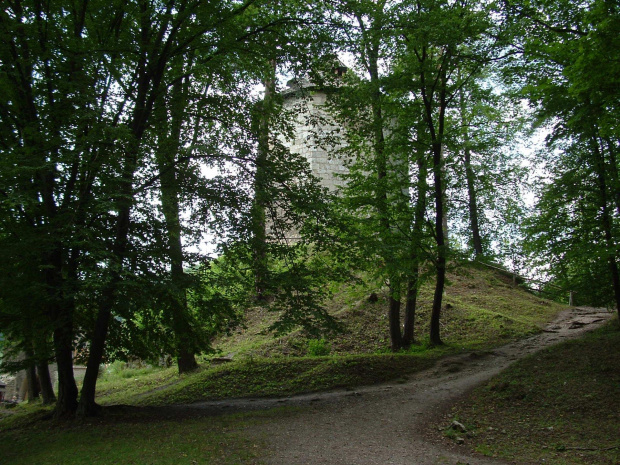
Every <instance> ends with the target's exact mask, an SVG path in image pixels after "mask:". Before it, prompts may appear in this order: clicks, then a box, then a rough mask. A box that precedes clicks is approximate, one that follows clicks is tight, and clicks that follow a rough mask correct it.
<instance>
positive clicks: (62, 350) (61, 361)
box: [54, 325, 78, 417]
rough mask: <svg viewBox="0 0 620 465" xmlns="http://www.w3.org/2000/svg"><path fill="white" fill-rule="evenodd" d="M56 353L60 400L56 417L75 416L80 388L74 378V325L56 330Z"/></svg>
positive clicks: (57, 400)
mask: <svg viewBox="0 0 620 465" xmlns="http://www.w3.org/2000/svg"><path fill="white" fill-rule="evenodd" d="M54 353H55V357H56V365H57V366H58V398H57V399H56V409H55V413H54V415H55V416H56V417H63V416H67V415H73V414H74V413H75V411H76V410H77V406H78V401H77V397H78V388H77V385H76V384H75V378H74V376H73V325H71V327H69V326H62V327H56V329H54Z"/></svg>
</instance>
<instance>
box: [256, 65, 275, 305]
mask: <svg viewBox="0 0 620 465" xmlns="http://www.w3.org/2000/svg"><path fill="white" fill-rule="evenodd" d="M275 74H276V61H275V60H271V61H270V62H269V69H268V74H267V76H266V77H265V79H264V81H263V84H264V86H265V94H264V96H263V102H262V107H261V114H260V121H259V124H258V152H257V154H256V173H255V174H254V176H255V177H254V202H253V203H252V253H253V261H254V288H255V297H256V299H257V300H264V299H265V298H266V295H265V291H266V286H267V283H266V280H267V272H268V265H267V217H266V213H265V212H266V208H267V204H268V203H269V192H268V184H269V183H268V180H269V173H268V169H269V168H268V161H269V151H270V147H269V135H270V131H271V118H272V115H273V111H274V94H275V92H276V76H275Z"/></svg>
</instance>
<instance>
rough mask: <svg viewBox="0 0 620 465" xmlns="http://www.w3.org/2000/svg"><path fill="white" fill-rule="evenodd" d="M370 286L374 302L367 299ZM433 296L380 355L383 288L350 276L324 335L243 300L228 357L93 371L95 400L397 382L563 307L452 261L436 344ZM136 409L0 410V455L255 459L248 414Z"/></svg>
mask: <svg viewBox="0 0 620 465" xmlns="http://www.w3.org/2000/svg"><path fill="white" fill-rule="evenodd" d="M372 292H375V293H376V294H377V295H378V297H379V299H378V301H377V302H374V303H372V302H370V301H369V300H368V296H369V295H370V293H372ZM432 294H433V288H432V285H431V283H427V284H426V285H425V286H424V287H423V288H422V289H421V291H420V297H419V310H418V313H417V322H418V323H417V327H416V328H417V329H416V339H417V341H418V343H417V344H416V345H414V346H413V347H412V348H411V349H410V350H409V351H407V352H403V353H399V354H391V353H389V338H388V334H387V330H388V327H387V317H386V307H387V292H386V291H385V289H383V288H381V286H380V285H378V284H377V285H372V284H370V285H369V284H366V285H359V284H355V285H350V286H345V287H343V288H341V289H339V290H338V292H336V294H335V295H334V298H333V300H332V301H331V302H330V303H329V310H330V312H331V313H332V314H333V315H334V316H335V317H336V318H338V319H339V321H340V322H341V323H342V324H343V326H344V327H345V332H343V333H342V334H339V335H335V336H333V337H330V338H326V339H325V340H324V341H323V340H316V339H311V338H309V337H308V336H306V335H305V334H304V333H303V332H301V331H296V332H293V333H291V334H288V335H285V336H281V337H278V338H274V337H273V336H272V335H270V334H268V333H267V332H266V329H267V328H268V326H269V325H270V323H271V322H273V321H274V319H275V317H276V316H275V315H274V314H272V313H271V312H269V311H268V310H267V309H264V308H255V309H251V310H250V311H249V312H248V319H247V322H246V325H245V326H244V327H243V328H240V329H238V330H237V331H235V332H234V333H233V334H231V335H228V336H223V337H221V338H220V339H219V340H217V341H216V348H217V349H219V350H220V351H221V352H222V353H233V354H235V356H234V361H232V362H229V363H226V364H222V365H214V364H211V363H209V360H208V359H207V360H205V363H203V364H202V366H201V368H200V370H199V371H197V372H195V373H192V374H187V375H183V376H178V375H177V373H176V370H175V368H169V369H152V368H149V369H143V368H141V369H137V370H128V369H124V370H116V369H115V367H112V369H110V370H106V371H104V372H103V373H102V375H101V378H100V380H99V382H98V398H97V400H98V402H100V403H102V404H103V405H107V406H114V405H119V404H123V405H127V404H128V405H136V406H161V405H167V404H174V403H191V402H195V401H199V400H207V399H225V398H231V397H247V396H250V397H255V396H288V395H293V394H297V393H303V392H313V391H324V390H329V389H334V388H355V387H356V386H360V385H367V384H375V383H380V382H386V381H396V382H398V381H399V380H403V379H406V377H407V375H408V374H409V373H413V372H415V371H419V370H423V369H426V368H430V367H431V366H432V365H433V364H434V363H435V362H436V361H437V360H438V359H439V358H441V357H442V356H443V355H446V354H451V353H456V352H462V351H467V350H479V349H484V348H490V347H494V346H497V345H500V344H503V343H506V342H508V341H509V340H511V339H516V338H519V337H523V336H526V335H528V334H531V333H533V332H536V331H539V330H540V328H541V327H542V326H544V325H545V324H546V323H547V322H548V321H550V320H551V319H552V318H553V317H554V316H555V315H556V314H557V313H558V311H560V310H561V309H562V308H563V307H562V306H561V305H558V304H554V303H551V302H548V301H545V300H542V299H540V298H538V297H536V296H534V295H532V294H529V293H526V292H524V291H523V290H522V289H519V288H518V287H515V286H513V285H512V283H511V280H510V278H507V277H505V276H502V275H500V274H497V273H495V272H492V271H489V270H486V269H477V268H473V267H460V268H453V269H452V270H451V272H450V274H449V285H448V287H447V288H446V294H445V297H444V303H445V308H444V311H443V317H442V337H443V339H444V342H446V345H445V346H443V347H440V348H430V347H429V345H428V343H427V342H428V341H427V338H426V334H427V333H428V320H429V319H430V309H431V304H432ZM327 353H329V355H322V354H327ZM145 411H148V409H147V410H141V411H140V412H142V413H136V411H134V410H130V413H127V412H125V411H124V410H123V409H122V408H119V407H116V408H115V407H110V408H108V409H106V411H105V412H106V414H105V415H104V417H103V419H98V420H96V421H91V422H81V423H80V422H68V423H62V422H61V423H58V422H56V421H41V420H42V419H43V418H44V417H45V416H49V413H50V411H49V409H44V408H40V407H39V408H37V406H36V405H35V406H28V405H20V406H19V407H17V408H15V409H13V410H12V411H10V412H8V411H5V414H6V415H2V411H0V418H2V417H3V416H8V417H5V418H2V420H1V421H0V432H1V433H2V441H0V456H2V457H3V458H5V460H6V461H7V463H8V462H13V463H31V464H57V463H63V464H67V465H72V464H82V463H88V464H116V463H123V464H131V463H140V464H154V465H155V464H167V463H187V464H194V463H199V464H215V465H220V464H221V465H227V464H233V463H259V461H258V459H257V452H258V450H259V449H260V444H256V443H255V442H254V441H253V440H251V439H249V438H248V437H246V435H244V433H243V430H244V428H245V427H246V426H247V425H248V424H249V422H252V421H255V419H256V418H257V416H256V415H259V414H257V413H254V414H252V415H247V416H243V415H241V416H240V415H226V416H221V417H217V418H213V417H209V418H207V419H201V418H184V419H180V418H177V419H175V418H164V419H162V418H149V417H148V415H146V416H145V414H144V412H145ZM269 414H270V413H267V414H265V415H269ZM273 414H274V415H276V414H277V413H273ZM481 447H482V446H481Z"/></svg>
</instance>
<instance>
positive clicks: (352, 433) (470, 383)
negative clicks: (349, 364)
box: [178, 307, 613, 465]
mask: <svg viewBox="0 0 620 465" xmlns="http://www.w3.org/2000/svg"><path fill="white" fill-rule="evenodd" d="M612 316H613V315H612V314H611V313H609V312H607V311H605V310H604V309H595V308H586V307H579V308H569V309H567V310H565V311H563V312H562V313H561V314H560V315H559V316H558V317H557V318H556V319H555V320H554V321H553V322H552V323H551V324H550V325H549V326H548V327H547V328H545V329H544V330H543V332H541V333H539V334H537V335H534V336H532V337H529V338H527V339H524V340H521V341H517V342H514V343H511V344H508V345H505V346H503V347H500V348H498V349H496V350H493V351H490V352H480V353H467V354H461V355H458V356H451V357H448V358H445V359H443V360H441V361H440V362H439V363H438V364H437V365H436V366H435V367H434V368H433V369H430V370H427V371H424V372H420V373H417V374H415V375H412V376H410V377H409V379H407V380H404V379H403V380H400V381H399V382H398V383H389V384H383V385H377V386H368V387H362V388H359V389H357V390H355V391H344V390H342V391H333V392H326V393H319V394H311V395H303V396H294V397H289V398H282V399H253V400H252V399H250V400H248V399H239V400H233V401H221V402H204V403H197V404H192V405H191V406H184V407H178V408H179V409H188V410H194V412H195V409H199V410H203V413H206V411H209V414H214V413H218V412H222V413H223V412H231V411H247V410H263V409H270V408H273V407H277V406H295V407H298V408H296V409H292V410H284V411H282V412H281V413H280V414H277V415H269V416H267V417H266V418H263V419H261V420H260V421H259V422H258V424H257V425H256V426H251V427H249V429H248V430H246V431H245V432H246V433H247V434H249V435H250V437H253V438H255V439H256V440H257V441H258V442H261V443H265V444H267V446H266V447H267V448H266V450H265V451H264V457H265V458H264V460H265V461H266V463H268V464H272V465H280V464H281V465H298V464H299V465H302V464H303V465H318V464H325V465H327V464H329V465H336V464H347V465H351V464H356V465H365V464H380V465H387V464H395V465H396V464H397V465H401V464H403V465H404V464H407V465H412V464H413V465H426V464H429V465H430V464H452V465H457V464H461V465H464V464H470V465H474V464H479V465H486V464H489V465H491V464H505V463H507V462H503V461H500V460H497V459H493V458H489V457H485V456H482V455H475V454H472V453H471V452H469V451H468V449H467V447H466V446H459V445H456V444H455V442H454V441H452V440H448V439H447V438H445V437H444V434H443V432H441V431H438V429H437V422H438V421H440V419H441V418H442V415H443V414H445V412H447V411H448V410H449V408H450V407H451V406H453V405H454V404H455V403H456V402H457V401H458V400H459V399H460V398H462V397H463V396H464V395H466V394H467V393H468V392H470V391H471V390H472V389H473V388H474V387H476V386H478V385H479V384H481V383H483V382H485V381H487V380H488V379H490V378H491V377H492V376H494V375H495V374H497V373H499V372H500V371H502V370H503V369H505V368H506V367H507V366H509V365H510V364H511V363H512V362H514V361H515V360H518V359H520V358H522V357H524V356H526V355H529V354H532V353H534V352H536V351H538V350H540V349H542V348H544V347H547V346H549V345H552V344H556V343H559V342H561V341H564V340H567V339H570V338H576V337H578V336H580V335H582V334H583V333H585V332H587V331H590V330H592V329H594V328H596V327H598V326H600V325H601V324H603V323H604V322H605V321H607V320H608V319H610V318H611V317H612ZM179 413H180V412H179ZM446 426H447V425H446Z"/></svg>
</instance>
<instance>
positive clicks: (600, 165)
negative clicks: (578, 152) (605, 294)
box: [592, 138, 620, 325]
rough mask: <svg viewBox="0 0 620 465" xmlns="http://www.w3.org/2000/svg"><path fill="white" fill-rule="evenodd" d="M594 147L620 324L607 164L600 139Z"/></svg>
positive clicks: (619, 274)
mask: <svg viewBox="0 0 620 465" xmlns="http://www.w3.org/2000/svg"><path fill="white" fill-rule="evenodd" d="M592 149H593V151H594V155H595V160H596V161H595V169H596V176H597V181H598V188H599V195H600V201H601V203H600V208H601V225H602V228H603V234H604V237H605V245H606V249H607V254H608V255H607V262H608V264H609V271H610V273H611V278H612V286H613V290H614V297H615V300H616V311H617V313H618V322H619V325H620V271H619V270H618V261H617V256H616V251H615V250H616V248H615V243H614V238H613V233H612V220H611V215H610V212H609V200H608V194H607V189H608V188H607V181H606V178H605V172H606V166H605V165H606V164H605V158H604V156H603V153H602V152H601V150H600V147H599V145H598V141H597V140H596V139H595V138H593V140H592Z"/></svg>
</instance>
